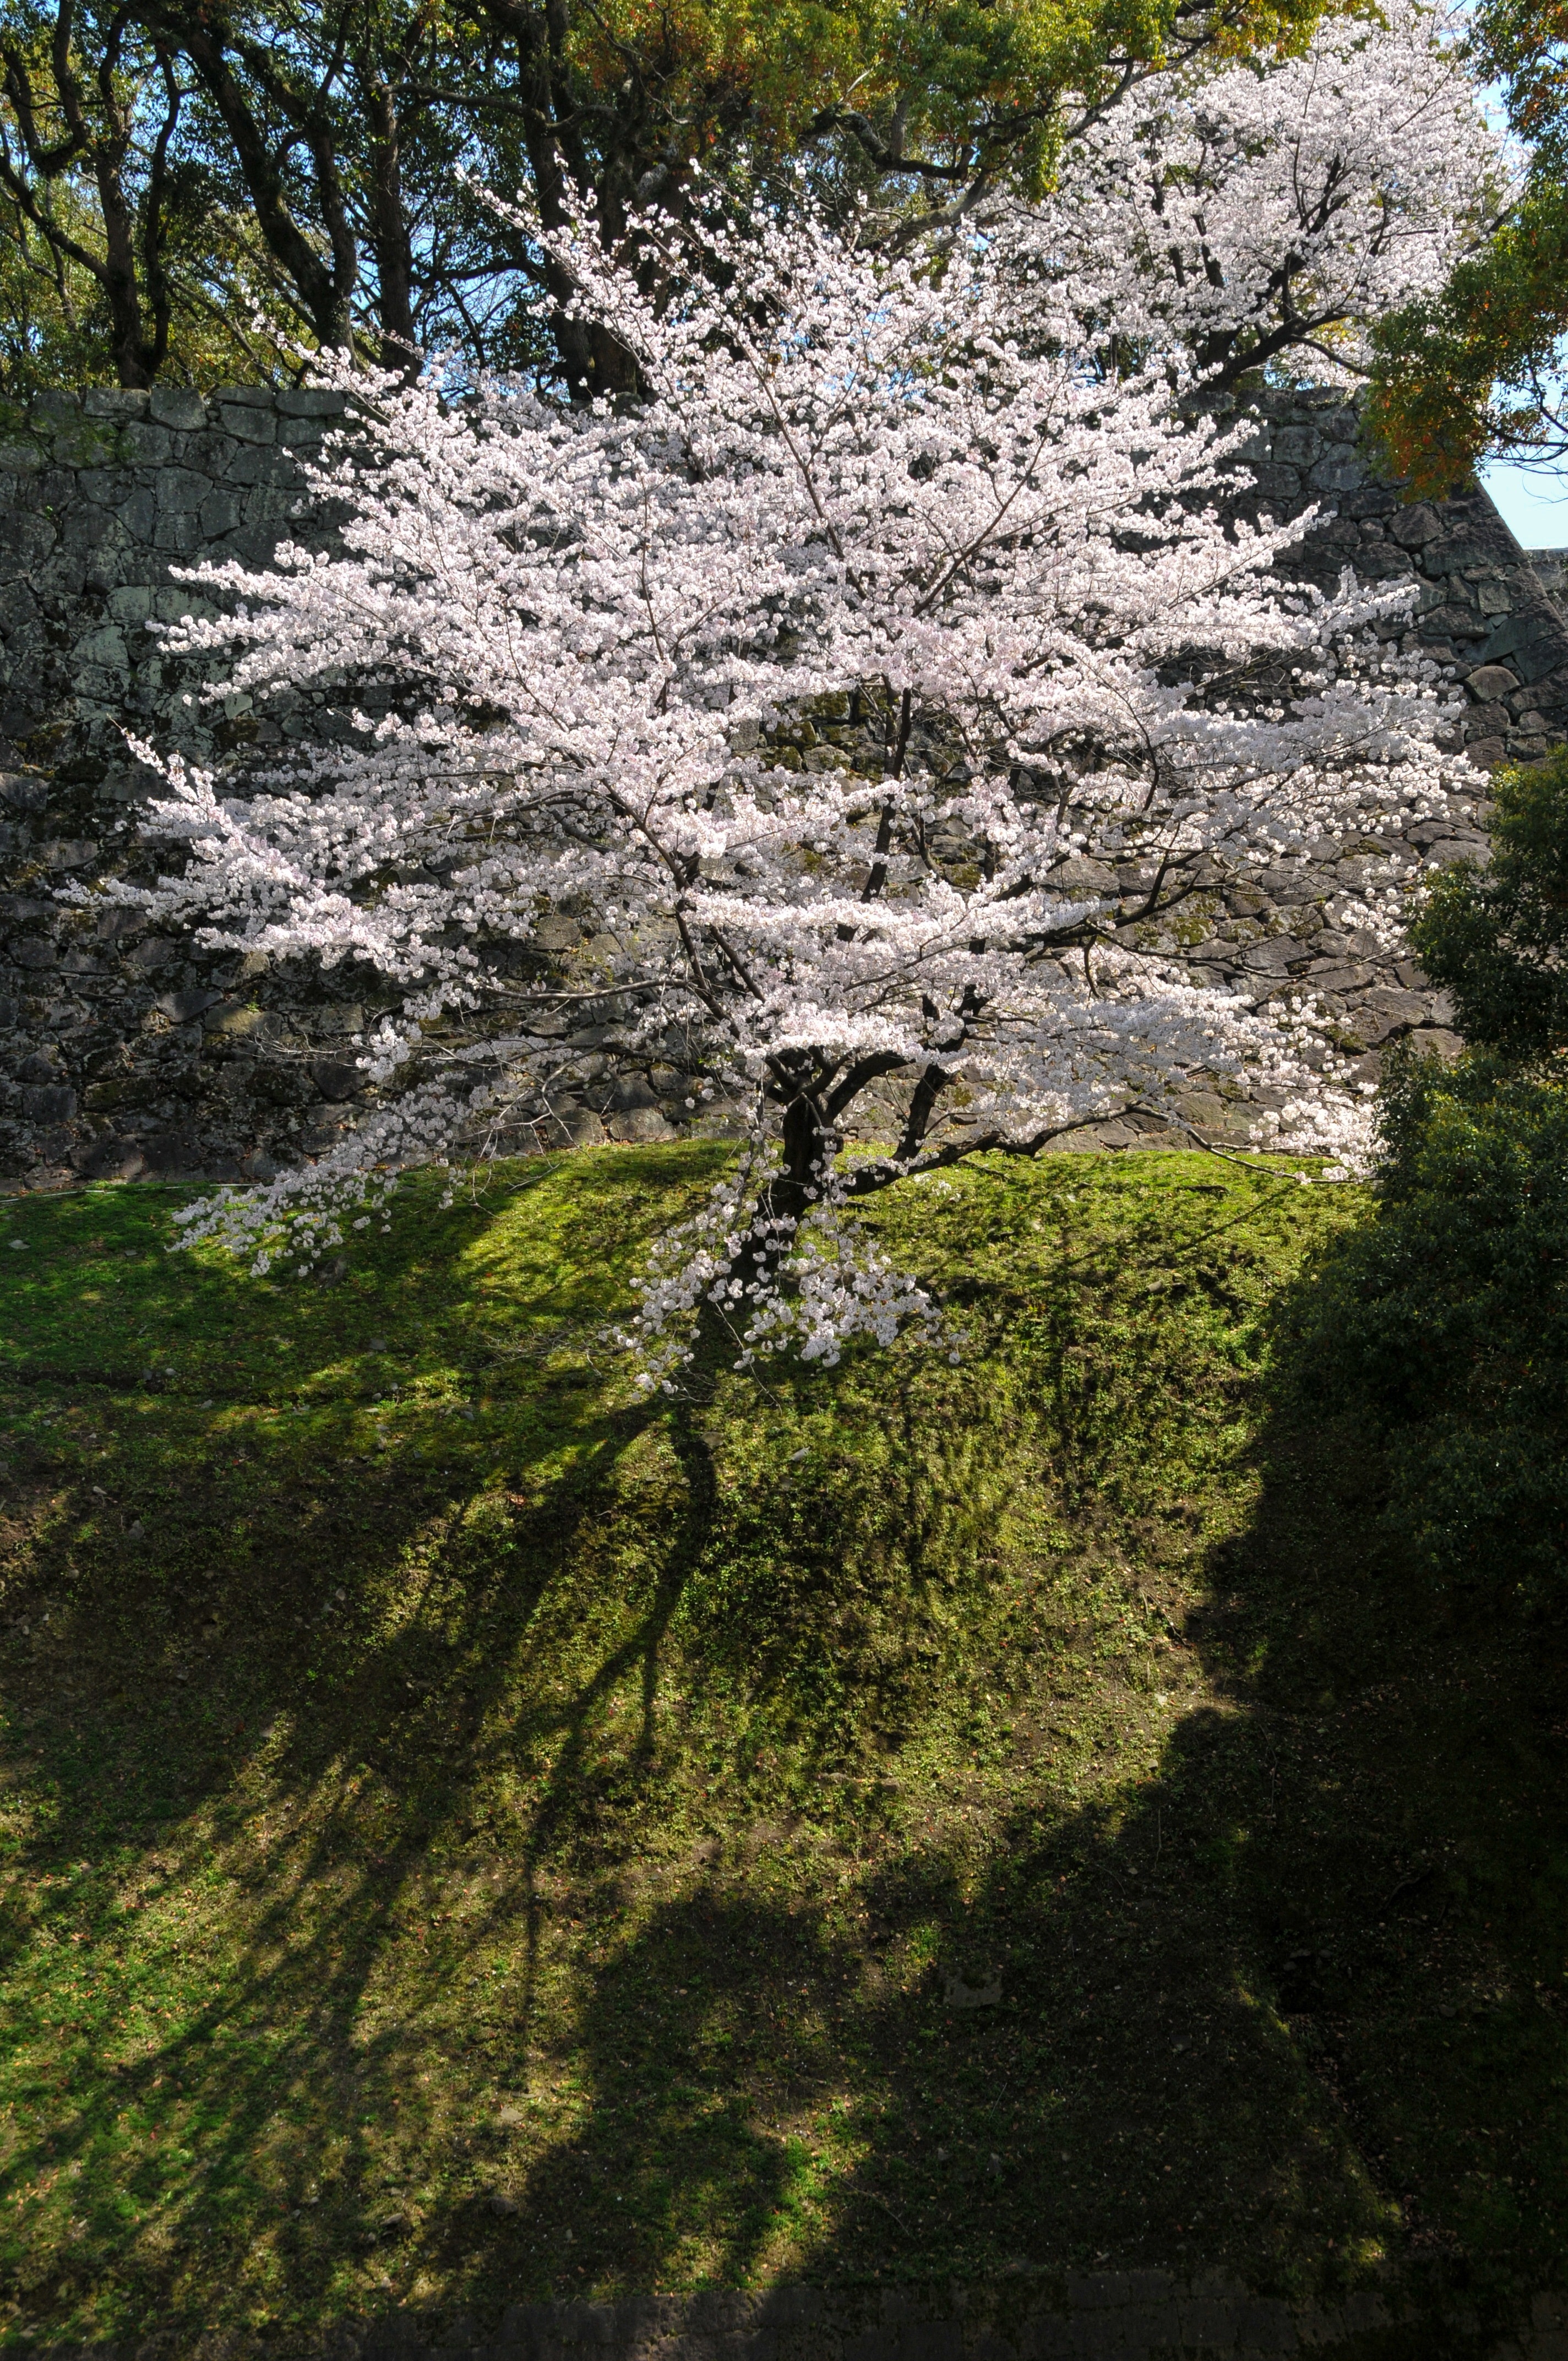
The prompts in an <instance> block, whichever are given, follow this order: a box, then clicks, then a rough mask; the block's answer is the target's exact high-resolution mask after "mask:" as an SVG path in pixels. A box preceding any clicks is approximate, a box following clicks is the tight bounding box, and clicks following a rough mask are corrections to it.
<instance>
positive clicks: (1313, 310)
mask: <svg viewBox="0 0 1568 2361" xmlns="http://www.w3.org/2000/svg"><path fill="white" fill-rule="evenodd" d="M1466 31H1467V26H1466V23H1465V21H1464V16H1462V15H1461V13H1459V12H1457V11H1455V10H1453V8H1452V7H1451V6H1449V5H1442V6H1438V7H1435V8H1434V7H1431V6H1421V5H1415V0H1390V5H1387V6H1386V7H1383V8H1381V9H1379V10H1378V11H1377V12H1376V15H1371V14H1369V15H1367V16H1361V15H1356V16H1333V17H1330V18H1329V19H1328V20H1326V21H1325V22H1324V23H1323V24H1321V26H1320V27H1319V29H1318V31H1317V33H1316V35H1315V36H1314V38H1313V39H1312V41H1311V43H1310V47H1309V48H1308V49H1306V50H1305V51H1304V52H1303V54H1301V55H1300V56H1299V57H1288V58H1285V59H1282V60H1277V61H1275V62H1274V63H1272V64H1267V65H1266V64H1264V63H1262V62H1261V61H1248V62H1245V63H1238V64H1234V65H1231V66H1228V67H1226V68H1224V69H1223V70H1220V71H1216V70H1215V69H1214V67H1213V65H1212V62H1210V61H1205V60H1200V61H1197V62H1195V63H1194V64H1193V65H1191V66H1190V67H1188V68H1186V69H1184V70H1183V71H1180V72H1179V73H1175V74H1167V75H1157V76H1152V77H1150V78H1149V79H1148V80H1146V81H1145V82H1143V83H1141V84H1140V85H1139V86H1138V87H1137V88H1136V89H1135V90H1131V91H1129V92H1128V93H1126V95H1125V97H1124V101H1123V103H1122V104H1118V105H1115V106H1113V107H1112V108H1111V109H1110V110H1109V111H1108V112H1107V113H1105V114H1102V115H1099V116H1097V117H1096V118H1095V119H1094V120H1093V121H1092V122H1091V125H1090V126H1089V127H1088V128H1087V129H1086V130H1085V132H1084V133H1083V134H1082V136H1081V137H1080V138H1079V139H1078V140H1077V141H1076V142H1075V143H1074V144H1073V146H1072V148H1070V149H1069V153H1068V155H1067V156H1066V157H1065V159H1064V160H1063V165H1062V170H1061V172H1060V174H1059V177H1058V181H1057V184H1056V188H1055V191H1054V192H1053V193H1052V194H1051V195H1050V196H1049V197H1048V198H1047V200H1046V201H1045V202H1044V203H1042V204H1040V205H1038V206H1035V207H1027V206H1023V205H1016V204H1015V205H1011V206H1007V207H1004V208H1002V209H1000V210H999V212H998V214H997V215H996V217H995V220H994V224H993V229H994V235H995V236H997V238H998V239H999V241H1000V242H1001V244H1002V246H1003V247H1004V249H1005V250H1006V251H1007V253H1008V255H1009V257H1010V258H1011V261H1012V265H1013V268H1014V270H1015V272H1016V273H1017V277H1018V282H1019V285H1020V289H1021V291H1024V292H1025V304H1027V303H1028V302H1030V301H1031V300H1032V296H1033V291H1034V290H1035V289H1036V288H1037V287H1038V286H1039V285H1040V284H1041V283H1042V282H1043V283H1045V284H1047V285H1048V286H1049V287H1051V288H1052V289H1053V290H1054V291H1056V294H1057V296H1058V301H1060V302H1062V303H1064V304H1065V306H1066V307H1067V308H1068V309H1069V311H1070V312H1071V313H1072V314H1073V316H1074V320H1075V323H1076V326H1077V334H1078V336H1079V337H1080V339H1081V341H1082V343H1083V344H1084V346H1086V347H1087V348H1088V349H1089V350H1091V351H1092V352H1093V353H1095V354H1096V355H1097V356H1098V357H1099V358H1100V360H1101V362H1102V365H1106V366H1109V367H1111V368H1115V369H1117V370H1120V369H1122V368H1125V367H1127V366H1128V365H1129V364H1131V365H1134V366H1138V365H1141V366H1149V365H1151V364H1152V363H1153V362H1155V361H1157V360H1158V359H1162V358H1164V359H1168V360H1170V361H1172V362H1174V363H1175V364H1176V365H1177V366H1178V367H1179V368H1180V369H1181V370H1182V371H1183V372H1184V373H1190V374H1191V375H1192V376H1193V377H1194V378H1196V379H1198V380H1199V381H1201V382H1203V383H1206V384H1208V385H1210V386H1217V387H1223V386H1230V385H1234V382H1235V380H1236V379H1238V378H1239V377H1241V376H1242V375H1243V374H1244V373H1245V371H1247V370H1250V369H1258V368H1276V369H1279V368H1283V369H1285V370H1288V371H1294V372H1296V373H1298V374H1304V375H1305V376H1306V377H1307V378H1309V379H1310V380H1311V381H1313V382H1315V383H1319V384H1323V383H1343V382H1354V381H1356V380H1358V379H1361V378H1364V377H1365V375H1366V374H1367V369H1368V362H1369V357H1370V332H1371V330H1372V329H1373V328H1374V326H1375V325H1376V323H1377V322H1378V321H1379V320H1380V319H1382V318H1384V317H1386V316H1387V314H1388V313H1390V312H1391V311H1393V310H1394V309H1395V308H1396V307H1398V306H1400V305H1404V304H1408V303H1409V302H1413V301H1417V300H1419V299H1420V298H1422V297H1424V296H1428V295H1431V294H1432V293H1435V291H1437V290H1438V289H1440V288H1441V287H1442V285H1443V283H1444V281H1445V280H1447V278H1448V275H1449V272H1450V270H1451V269H1453V265H1454V263H1455V261H1456V260H1457V259H1458V258H1460V257H1461V256H1462V255H1463V254H1464V253H1465V252H1466V251H1467V250H1469V249H1471V248H1474V247H1476V246H1477V245H1478V244H1479V242H1480V240H1481V239H1482V237H1483V236H1485V235H1486V231H1487V229H1488V227H1489V226H1490V225H1491V223H1492V222H1493V221H1494V220H1495V219H1496V217H1497V214H1498V211H1499V209H1500V208H1501V207H1502V206H1503V205H1505V204H1506V203H1507V192H1508V186H1509V183H1510V177H1511V175H1512V174H1513V173H1514V172H1515V171H1516V170H1517V162H1518V159H1516V158H1513V157H1511V156H1510V154H1509V152H1508V149H1507V148H1505V146H1504V144H1503V142H1502V141H1501V139H1500V138H1499V137H1498V135H1497V133H1496V132H1495V131H1494V130H1493V128H1492V127H1491V126H1490V125H1489V124H1488V122H1487V120H1486V115H1485V114H1484V112H1483V108H1482V104H1481V93H1480V92H1479V90H1478V88H1477V85H1476V82H1475V76H1474V68H1473V63H1472V60H1471V59H1470V56H1469V54H1468V50H1467V48H1466V44H1465V38H1464V36H1465V34H1466ZM1022 317H1024V318H1026V317H1027V313H1026V311H1025V313H1023V314H1022Z"/></svg>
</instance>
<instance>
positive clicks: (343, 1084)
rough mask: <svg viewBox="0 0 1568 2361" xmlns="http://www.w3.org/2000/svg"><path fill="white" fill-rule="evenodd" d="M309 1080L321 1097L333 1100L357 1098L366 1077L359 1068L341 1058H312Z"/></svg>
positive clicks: (363, 1086) (362, 1088)
mask: <svg viewBox="0 0 1568 2361" xmlns="http://www.w3.org/2000/svg"><path fill="white" fill-rule="evenodd" d="M311 1080H312V1081H313V1082H314V1084H315V1086H316V1088H317V1090H318V1091H319V1092H320V1093H321V1094H322V1096H323V1099H331V1100H335V1101H342V1100H344V1099H352V1098H357V1096H358V1095H359V1093H361V1092H362V1091H363V1090H364V1088H365V1084H366V1077H365V1075H364V1074H363V1073H361V1071H360V1070H359V1068H358V1067H357V1066H355V1065H350V1064H349V1063H348V1061H347V1060H345V1059H342V1058H317V1059H315V1060H313V1062H312V1065H311Z"/></svg>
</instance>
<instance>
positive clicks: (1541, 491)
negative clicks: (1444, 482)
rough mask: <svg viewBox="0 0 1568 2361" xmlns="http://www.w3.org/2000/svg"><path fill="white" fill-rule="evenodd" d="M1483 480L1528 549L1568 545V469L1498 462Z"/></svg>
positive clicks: (1516, 535)
mask: <svg viewBox="0 0 1568 2361" xmlns="http://www.w3.org/2000/svg"><path fill="white" fill-rule="evenodd" d="M1481 480H1482V482H1483V483H1484V484H1485V485H1486V489H1487V490H1488V491H1489V492H1490V493H1491V495H1492V498H1493V499H1494V500H1496V502H1497V506H1498V508H1499V509H1501V511H1502V512H1503V518H1504V521H1505V522H1506V523H1507V524H1508V529H1509V531H1510V532H1511V533H1513V536H1514V539H1515V540H1516V541H1519V542H1522V544H1524V546H1525V548H1526V549H1568V470H1565V469H1563V468H1561V467H1501V466H1497V467H1483V468H1482V470H1481Z"/></svg>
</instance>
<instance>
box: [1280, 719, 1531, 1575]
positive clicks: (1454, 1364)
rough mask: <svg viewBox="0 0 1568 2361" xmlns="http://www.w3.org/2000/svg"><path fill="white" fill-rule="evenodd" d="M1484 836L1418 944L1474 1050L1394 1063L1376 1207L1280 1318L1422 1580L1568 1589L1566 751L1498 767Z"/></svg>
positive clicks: (1438, 897)
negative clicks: (1367, 1461)
mask: <svg viewBox="0 0 1568 2361" xmlns="http://www.w3.org/2000/svg"><path fill="white" fill-rule="evenodd" d="M1493 825H1494V838H1493V842H1494V855H1493V860H1492V862H1491V864H1490V866H1489V867H1486V868H1483V867H1478V866H1476V865H1475V864H1473V863H1469V862H1466V863H1464V864H1461V865H1460V866H1458V867H1456V868H1453V869H1451V870H1448V871H1447V872H1445V873H1443V875H1442V877H1441V878H1440V879H1439V881H1438V883H1437V884H1436V887H1435V889H1434V891H1433V893H1432V895H1431V898H1430V901H1429V902H1428V905H1427V906H1426V908H1425V910H1424V911H1423V912H1422V914H1421V917H1420V919H1419V921H1418V923H1417V925H1416V928H1414V930H1413V931H1414V936H1415V941H1416V947H1417V949H1418V950H1419V951H1420V956H1421V959H1422V961H1423V963H1424V965H1425V967H1426V970H1427V972H1428V974H1429V975H1430V976H1431V979H1432V981H1433V982H1434V983H1438V984H1441V985H1442V986H1443V987H1444V988H1445V989H1446V990H1447V991H1448V992H1449V993H1450V994H1452V996H1453V1002H1454V1007H1455V1015H1456V1021H1457V1023H1458V1024H1459V1025H1460V1027H1462V1028H1463V1030H1464V1035H1465V1038H1466V1040H1467V1042H1468V1043H1469V1045H1470V1046H1469V1048H1468V1049H1467V1051H1466V1053H1465V1055H1464V1057H1463V1058H1462V1059H1461V1060H1459V1062H1458V1064H1457V1065H1455V1066H1453V1067H1452V1068H1448V1067H1444V1066H1443V1065H1442V1063H1441V1061H1440V1060H1437V1059H1435V1058H1431V1057H1427V1058H1418V1057H1414V1056H1410V1055H1409V1054H1406V1055H1404V1056H1396V1057H1395V1058H1394V1059H1392V1060H1390V1067H1389V1071H1388V1072H1387V1076H1386V1079H1385V1083H1384V1089H1383V1104H1382V1129H1383V1170H1382V1173H1381V1176H1380V1183H1379V1189H1378V1202H1377V1207H1376V1213H1375V1215H1374V1218H1373V1219H1372V1220H1371V1221H1370V1222H1369V1223H1368V1224H1365V1226H1364V1227H1363V1228H1361V1229H1359V1230H1356V1231H1354V1232H1352V1233H1350V1234H1348V1235H1345V1236H1344V1237H1343V1238H1342V1239H1341V1240H1339V1241H1338V1242H1336V1244H1335V1245H1334V1246H1333V1247H1332V1248H1331V1249H1330V1251H1329V1252H1328V1253H1327V1254H1326V1255H1325V1256H1324V1257H1321V1259H1320V1261H1319V1263H1318V1265H1317V1267H1316V1268H1315V1269H1314V1270H1313V1271H1312V1272H1311V1274H1310V1278H1309V1279H1308V1280H1307V1282H1306V1283H1305V1284H1304V1286H1303V1287H1302V1288H1301V1289H1300V1290H1298V1291H1297V1293H1296V1295H1295V1297H1294V1299H1293V1303H1292V1320H1293V1325H1294V1328H1295V1332H1296V1345H1297V1351H1298V1356H1299V1367H1300V1369H1301V1372H1302V1375H1303V1378H1304V1379H1305V1382H1306V1385H1307V1388H1308V1389H1309V1391H1310V1392H1311V1393H1312V1394H1313V1395H1315V1396H1316V1397H1317V1398H1318V1400H1320V1401H1323V1402H1326V1403H1329V1404H1332V1406H1333V1407H1335V1408H1337V1409H1340V1410H1342V1411H1344V1412H1345V1413H1347V1414H1348V1415H1349V1416H1351V1417H1353V1418H1354V1419H1355V1420H1357V1421H1359V1422H1361V1425H1362V1429H1363V1431H1364V1432H1365V1433H1366V1435H1367V1437H1368V1439H1369V1440H1376V1441H1377V1442H1379V1443H1380V1444H1382V1446H1383V1448H1384V1449H1385V1451H1386V1453H1387V1466H1388V1481H1389V1488H1388V1503H1387V1512H1388V1514H1389V1516H1390V1517H1391V1518H1392V1519H1393V1520H1394V1521H1395V1522H1396V1523H1397V1524H1398V1526H1400V1527H1401V1528H1402V1529H1403V1530H1404V1532H1405V1533H1406V1534H1407V1536H1408V1537H1409V1541H1410V1543H1411V1544H1412V1545H1413V1547H1414V1548H1415V1550H1416V1551H1417V1553H1418V1554H1419V1555H1420V1557H1421V1558H1422V1559H1424V1560H1425V1562H1426V1563H1427V1564H1428V1565H1430V1566H1431V1570H1432V1572H1433V1574H1434V1575H1435V1576H1436V1577H1437V1578H1438V1579H1439V1580H1440V1581H1441V1582H1442V1584H1443V1585H1444V1586H1445V1587H1454V1588H1458V1589H1484V1590H1486V1592H1487V1593H1489V1594H1490V1595H1492V1596H1494V1597H1496V1598H1499V1599H1501V1598H1526V1597H1528V1598H1535V1599H1543V1598H1550V1597H1552V1596H1553V1595H1563V1594H1565V1592H1568V1295H1565V1290H1564V1274H1565V1273H1568V1070H1565V1060H1564V1046H1565V1044H1568V962H1565V959H1564V953H1565V950H1568V750H1564V751H1563V752H1559V753H1558V754H1557V755H1555V756H1554V757H1553V758H1552V760H1551V761H1550V762H1549V763H1541V764H1540V765H1538V766H1536V767H1534V768H1532V769H1530V770H1526V771H1519V772H1515V773H1511V774H1503V776H1502V777H1501V778H1500V779H1499V782H1498V787H1497V808H1496V814H1495V818H1494V824H1493Z"/></svg>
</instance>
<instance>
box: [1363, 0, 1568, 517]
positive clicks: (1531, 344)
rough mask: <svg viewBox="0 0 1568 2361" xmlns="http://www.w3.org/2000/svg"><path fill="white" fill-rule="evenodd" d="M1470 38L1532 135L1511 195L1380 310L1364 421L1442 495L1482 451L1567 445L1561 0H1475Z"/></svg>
mask: <svg viewBox="0 0 1568 2361" xmlns="http://www.w3.org/2000/svg"><path fill="white" fill-rule="evenodd" d="M1473 49H1474V53H1475V63H1476V67H1477V70H1478V71H1479V73H1480V76H1481V78H1482V79H1483V80H1487V81H1492V82H1497V84H1498V85H1499V86H1500V87H1501V89H1502V91H1503V93H1504V96H1505V100H1506V104H1507V108H1508V121H1509V124H1510V126H1511V127H1512V129H1513V130H1514V131H1515V132H1516V133H1517V134H1518V135H1519V137H1520V139H1521V140H1524V141H1527V142H1528V143H1529V146H1530V162H1529V167H1528V170H1527V171H1526V172H1525V174H1524V176H1523V178H1522V181H1521V183H1520V185H1519V189H1518V191H1517V192H1516V193H1515V198H1514V202H1513V203H1511V204H1510V205H1509V207H1508V210H1507V211H1506V213H1505V214H1504V215H1503V216H1502V218H1501V219H1500V220H1499V221H1498V222H1497V224H1495V225H1494V227H1493V232H1492V235H1491V236H1490V237H1489V238H1488V239H1487V240H1486V242H1485V243H1484V244H1483V245H1482V246H1481V247H1480V248H1479V250H1478V251H1477V252H1476V253H1475V255H1474V256H1472V257H1470V258H1467V259H1466V260H1465V261H1464V262H1462V263H1461V264H1460V265H1459V267H1458V268H1457V269H1455V271H1454V272H1453V277H1452V278H1451V280H1450V281H1449V283H1448V285H1447V286H1446V287H1445V288H1444V289H1443V290H1442V293H1441V294H1439V295H1438V296H1436V297H1435V298H1434V299H1432V300H1431V301H1430V302H1420V303H1415V304H1411V305H1409V306H1408V307H1406V308H1405V309H1404V310H1402V311H1400V312H1398V313H1395V314H1393V315H1392V316H1391V317H1390V318H1389V319H1388V320H1387V322H1385V323H1384V324H1383V325H1382V327H1381V329H1380V331H1379V334H1378V339H1377V341H1378V346H1379V357H1378V365H1377V369H1376V378H1375V381H1374V385H1373V390H1372V396H1371V401H1370V403H1369V406H1368V416H1369V423H1370V424H1371V426H1372V428H1373V430H1374V432H1375V433H1376V434H1378V435H1379V436H1380V437H1381V439H1382V441H1383V442H1384V444H1385V445H1386V446H1387V451H1388V453H1389V456H1390V457H1391V459H1392V461H1393V463H1394V465H1395V467H1397V468H1398V471H1399V472H1400V474H1402V475H1404V476H1407V477H1409V479H1410V483H1411V487H1412V489H1414V490H1415V491H1418V492H1420V493H1423V494H1431V495H1441V494H1442V493H1444V492H1448V491H1452V490H1453V489H1454V487H1455V486H1456V485H1458V484H1460V483H1462V482H1464V481H1465V480H1466V479H1467V478H1468V477H1469V476H1470V475H1471V473H1472V471H1473V470H1474V468H1475V465H1476V463H1477V461H1478V460H1480V459H1482V458H1484V457H1486V456H1487V455H1488V454H1494V455H1498V456H1506V457H1509V458H1513V459H1521V460H1526V461H1530V460H1538V461H1541V462H1543V463H1548V464H1550V463H1553V462H1556V461H1560V460H1562V459H1563V457H1564V456H1568V410H1565V408H1564V404H1563V372H1562V358H1563V337H1564V335H1568V5H1564V0H1482V5H1481V6H1480V8H1479V9H1478V10H1477V13H1476V19H1475V34H1474V40H1473Z"/></svg>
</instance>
